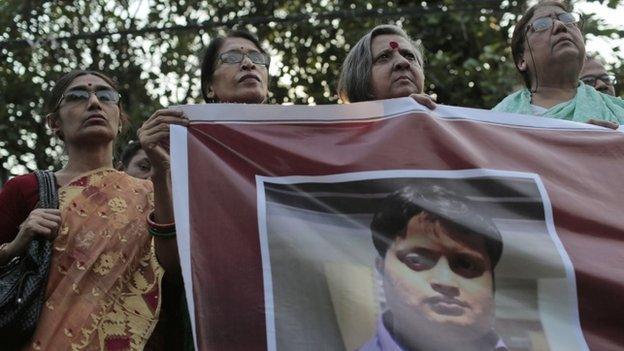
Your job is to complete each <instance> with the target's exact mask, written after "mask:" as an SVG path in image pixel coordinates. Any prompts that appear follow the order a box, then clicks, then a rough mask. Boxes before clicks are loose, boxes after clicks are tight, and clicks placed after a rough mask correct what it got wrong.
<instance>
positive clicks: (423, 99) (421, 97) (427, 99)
mask: <svg viewBox="0 0 624 351" xmlns="http://www.w3.org/2000/svg"><path fill="white" fill-rule="evenodd" d="M410 97H411V98H412V99H414V100H415V101H416V102H417V103H419V104H421V105H424V106H425V107H427V108H429V109H430V110H435V108H436V107H437V106H438V105H437V104H436V103H435V101H434V99H433V98H432V97H431V96H429V95H427V94H412V95H410Z"/></svg>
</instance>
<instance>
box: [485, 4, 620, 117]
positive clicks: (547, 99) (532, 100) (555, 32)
mask: <svg viewBox="0 0 624 351" xmlns="http://www.w3.org/2000/svg"><path fill="white" fill-rule="evenodd" d="M511 50H512V54H513V59H514V63H515V64H516V68H517V69H518V72H520V74H521V75H522V78H523V79H524V82H525V85H526V88H525V89H522V90H520V91H517V92H515V93H513V94H511V95H509V96H508V97H506V98H505V99H503V101H501V102H500V103H499V104H498V105H496V107H494V111H503V112H515V113H523V114H530V115H538V116H545V117H551V118H560V119H567V120H572V121H579V122H586V121H589V120H590V119H592V118H594V119H596V120H603V121H608V122H612V123H606V124H605V123H600V122H596V123H598V124H601V125H605V126H611V127H612V126H613V125H614V123H622V122H624V101H623V100H622V99H619V98H615V97H612V96H608V95H605V94H601V93H599V92H597V91H596V90H595V89H594V88H593V87H590V86H587V85H585V84H583V83H582V82H580V81H579V74H580V72H581V69H582V68H583V63H584V60H585V44H584V42H583V34H582V33H581V29H580V23H579V17H578V16H577V15H575V14H573V13H570V9H569V8H568V7H567V6H566V5H565V4H563V3H561V2H558V1H543V2H540V3H538V4H537V5H535V6H533V7H531V8H529V10H528V11H527V12H526V13H525V14H524V16H522V18H521V19H520V20H519V21H518V23H517V24H516V27H515V29H514V32H513V36H512V39H511ZM616 128H617V127H616Z"/></svg>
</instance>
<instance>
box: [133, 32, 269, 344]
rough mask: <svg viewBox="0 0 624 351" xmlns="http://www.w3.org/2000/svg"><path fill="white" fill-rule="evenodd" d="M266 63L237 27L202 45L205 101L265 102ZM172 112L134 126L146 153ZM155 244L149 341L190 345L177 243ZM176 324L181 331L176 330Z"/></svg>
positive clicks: (254, 42) (253, 40)
mask: <svg viewBox="0 0 624 351" xmlns="http://www.w3.org/2000/svg"><path fill="white" fill-rule="evenodd" d="M269 64H270V57H269V56H268V54H267V53H266V51H265V50H264V49H263V48H262V46H261V45H260V42H259V41H258V39H256V38H255V37H254V36H253V35H252V34H250V33H249V32H246V31H241V30H238V31H232V32H230V33H229V34H227V35H226V36H224V37H216V38H215V39H213V40H212V41H211V42H210V44H209V45H208V47H207V48H206V52H205V54H204V58H203V61H202V68H201V89H202V96H203V97H204V100H205V101H206V102H207V103H247V104H261V103H265V102H266V100H267V97H268V81H269ZM176 116H179V112H177V111H175V110H161V111H158V112H156V113H155V114H154V115H152V116H151V117H150V118H149V119H148V120H147V121H146V122H145V124H144V125H143V127H141V129H139V131H138V135H139V140H140V142H141V145H142V147H143V149H144V150H145V152H146V153H149V152H150V151H149V150H151V149H152V148H154V147H158V144H157V143H152V142H149V141H148V140H146V134H147V133H148V132H147V131H148V130H154V127H153V123H156V121H158V120H159V119H162V118H175V117H176ZM161 152H164V151H163V150H161ZM165 156H166V152H164V154H162V157H165ZM150 159H151V158H150ZM155 243H156V253H157V256H158V259H159V261H160V262H161V263H162V265H163V267H165V270H166V271H167V272H169V273H167V275H168V276H169V279H167V284H166V285H165V286H164V289H165V293H164V295H165V297H164V299H163V304H164V307H163V310H164V316H163V321H162V323H159V325H158V330H157V332H155V335H154V338H153V339H152V340H150V345H154V344H163V343H164V344H167V345H177V347H176V348H178V349H180V348H181V349H185V350H186V349H192V348H193V346H192V344H193V342H192V334H191V330H190V325H189V324H188V323H189V322H188V321H186V320H187V318H188V317H186V318H185V316H182V315H180V313H181V312H180V311H183V310H184V309H186V302H185V300H184V295H183V288H182V285H181V284H180V283H181V282H180V280H181V278H180V274H179V272H180V264H179V257H178V250H177V243H176V241H175V240H170V239H168V238H162V237H161V238H156V239H155ZM185 321H186V322H185ZM181 322H185V323H181ZM179 328H184V329H185V330H183V331H180V330H179ZM172 347H173V346H172ZM172 347H169V348H172ZM165 349H167V348H165Z"/></svg>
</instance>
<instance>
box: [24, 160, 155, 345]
mask: <svg viewBox="0 0 624 351" xmlns="http://www.w3.org/2000/svg"><path fill="white" fill-rule="evenodd" d="M59 200H60V209H61V218H62V222H61V226H60V229H59V234H58V236H57V238H56V239H55V241H54V252H53V255H52V263H51V267H50V277H49V280H48V286H47V289H46V296H45V299H46V301H45V306H44V307H43V309H42V312H41V317H40V319H39V322H38V326H37V330H36V332H35V335H34V336H33V339H32V340H31V342H30V343H29V344H28V345H27V347H26V349H28V350H33V349H34V350H142V349H143V347H144V345H145V343H146V342H147V339H148V338H149V336H150V334H151V332H152V330H153V329H154V326H155V325H156V322H157V321H158V313H159V310H160V296H161V294H160V292H161V290H160V283H161V279H162V276H163V270H162V268H161V267H160V266H159V264H158V262H157V261H156V256H155V252H154V246H153V241H152V240H151V237H150V236H149V234H148V232H147V223H146V217H147V214H148V213H149V212H150V211H151V209H152V206H153V194H152V184H151V182H149V181H145V180H141V179H136V178H132V177H130V176H128V175H126V174H125V173H123V172H118V171H116V170H114V169H109V168H104V169H97V170H94V171H91V172H89V173H87V174H85V175H82V176H80V177H79V178H76V179H74V180H72V181H71V182H70V183H69V184H68V185H66V186H63V187H62V188H60V189H59Z"/></svg>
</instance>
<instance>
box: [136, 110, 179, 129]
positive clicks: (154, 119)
mask: <svg viewBox="0 0 624 351" xmlns="http://www.w3.org/2000/svg"><path fill="white" fill-rule="evenodd" d="M161 123H169V124H180V125H188V123H189V120H188V118H186V116H185V115H184V112H182V111H177V110H170V109H162V110H158V111H156V112H154V113H153V114H152V115H151V116H150V117H149V118H148V119H147V121H145V123H143V126H141V128H142V129H143V128H151V127H153V126H154V125H158V124H161Z"/></svg>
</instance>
